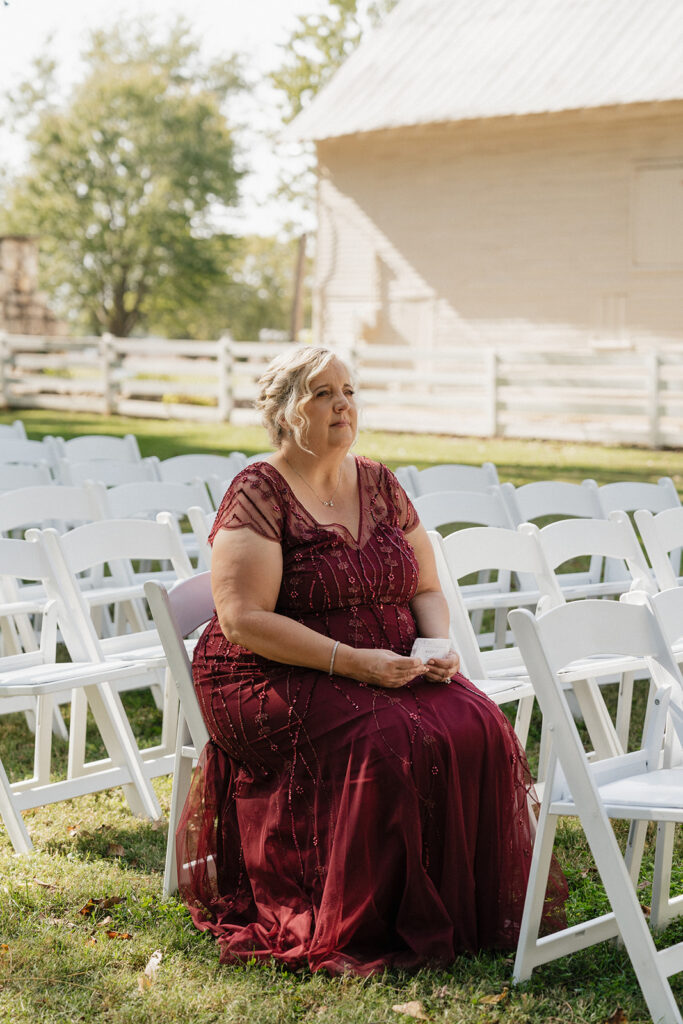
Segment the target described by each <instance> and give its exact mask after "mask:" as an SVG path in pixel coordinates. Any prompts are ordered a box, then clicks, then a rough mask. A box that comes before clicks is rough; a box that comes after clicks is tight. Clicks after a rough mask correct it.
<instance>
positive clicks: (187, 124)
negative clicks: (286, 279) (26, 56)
mask: <svg viewBox="0 0 683 1024" xmlns="http://www.w3.org/2000/svg"><path fill="white" fill-rule="evenodd" d="M84 59H85V64H86V74H85V76H84V78H83V80H82V81H81V82H80V83H79V84H78V85H77V86H75V87H74V88H73V90H72V91H71V93H70V94H69V95H68V97H67V98H66V100H65V101H64V102H63V103H61V104H59V103H58V104H55V103H54V102H50V101H49V97H50V90H49V86H48V79H47V77H46V78H45V85H44V88H43V89H42V92H41V95H40V96H35V95H32V92H33V93H35V88H34V87H32V86H30V85H25V86H24V87H23V89H20V90H18V92H17V93H16V94H15V97H14V103H15V109H16V113H17V114H18V115H21V114H23V113H26V112H27V110H28V109H29V108H31V109H32V110H33V111H34V112H35V111H36V110H37V111H38V113H37V114H36V113H34V114H33V123H32V124H29V129H28V142H29V146H30V157H29V164H28V168H27V170H26V172H25V173H23V174H22V175H21V176H20V177H19V178H18V179H16V180H15V181H14V182H12V183H11V184H10V186H9V187H8V189H7V195H6V214H5V217H4V224H3V227H4V228H5V230H8V231H12V232H24V233H31V234H39V235H40V236H41V251H42V260H43V268H44V279H45V283H46V284H47V285H48V286H49V287H50V290H51V291H52V292H53V293H54V294H56V295H57V296H58V297H59V299H60V300H61V304H62V306H64V307H65V308H66V309H67V310H68V311H70V312H71V314H72V316H73V311H74V310H77V311H78V312H79V314H80V315H81V321H82V325H83V326H84V327H85V328H86V329H88V330H93V331H95V332H98V331H109V332H111V333H112V334H115V335H118V336H123V337H125V336H127V335H129V334H130V333H131V332H132V331H133V330H134V329H135V328H136V327H137V328H140V327H142V326H144V324H145V321H146V319H147V318H148V315H149V313H150V311H151V310H153V309H154V310H156V309H158V307H159V306H160V305H163V304H164V303H166V304H168V303H172V304H173V305H174V306H175V308H178V307H183V308H184V309H185V310H189V309H191V308H197V307H201V305H202V303H203V302H204V301H206V298H207V296H208V295H210V294H211V293H212V292H213V290H214V287H215V285H216V284H217V282H219V281H224V280H225V274H226V270H227V269H228V266H229V263H230V260H231V258H232V253H233V240H232V238H231V237H230V236H229V235H227V234H226V233H224V232H222V231H221V230H220V229H219V228H218V227H217V225H218V224H219V221H220V213H221V210H223V209H225V208H227V207H229V206H231V205H233V204H234V203H235V202H236V201H237V194H238V193H237V186H238V181H239V177H240V173H239V171H238V170H237V168H236V163H235V143H234V139H233V134H232V132H231V130H230V127H229V125H228V123H227V121H226V118H225V116H224V114H223V112H222V107H223V104H224V102H225V100H226V98H227V97H228V96H230V95H231V94H233V93H234V92H235V91H236V90H238V89H239V88H241V83H240V76H239V69H238V66H237V63H236V60H235V58H231V59H226V60H223V61H221V62H217V63H214V64H211V65H204V64H203V63H202V61H201V58H200V54H199V45H198V42H197V41H196V40H195V39H194V38H193V37H192V35H191V33H190V31H189V29H188V27H187V25H186V23H185V22H183V21H179V22H177V23H176V25H175V26H174V27H173V28H172V29H171V30H170V31H169V33H168V35H167V36H166V38H164V39H163V40H161V41H156V40H155V37H154V32H153V31H152V26H150V25H149V24H147V23H138V24H137V25H135V26H134V27H132V28H131V27H128V28H120V29H119V30H117V31H115V32H113V33H112V32H109V33H106V34H105V33H104V32H96V33H94V34H93V36H92V37H91V42H90V45H89V48H88V50H87V51H86V53H85V55H84ZM27 101H30V102H27ZM39 101H41V102H39ZM22 102H23V108H22Z"/></svg>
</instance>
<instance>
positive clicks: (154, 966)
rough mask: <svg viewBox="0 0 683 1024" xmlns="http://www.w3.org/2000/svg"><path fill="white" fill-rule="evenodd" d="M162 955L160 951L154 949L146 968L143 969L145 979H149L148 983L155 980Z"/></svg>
mask: <svg viewBox="0 0 683 1024" xmlns="http://www.w3.org/2000/svg"><path fill="white" fill-rule="evenodd" d="M163 955H164V954H163V953H162V952H161V950H160V949H155V950H154V952H153V953H152V955H151V957H150V958H149V960H148V961H147V966H146V967H145V970H144V974H145V977H146V978H149V980H150V981H154V980H155V979H156V976H157V971H158V970H159V964H160V963H161V961H162V959H163Z"/></svg>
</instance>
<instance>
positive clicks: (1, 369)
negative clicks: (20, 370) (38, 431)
mask: <svg viewBox="0 0 683 1024" xmlns="http://www.w3.org/2000/svg"><path fill="white" fill-rule="evenodd" d="M10 351H11V350H10V344H9V338H8V337H7V335H6V334H5V333H4V331H3V332H0V409H9V381H8V380H7V371H8V370H9V361H10Z"/></svg>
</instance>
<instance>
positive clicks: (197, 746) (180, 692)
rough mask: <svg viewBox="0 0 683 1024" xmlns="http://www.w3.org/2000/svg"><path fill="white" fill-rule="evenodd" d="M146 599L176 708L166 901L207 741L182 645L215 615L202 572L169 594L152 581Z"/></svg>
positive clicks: (208, 584) (174, 886) (208, 577)
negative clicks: (180, 833)
mask: <svg viewBox="0 0 683 1024" xmlns="http://www.w3.org/2000/svg"><path fill="white" fill-rule="evenodd" d="M145 594H146V595H147V600H148V602H149V607H150V609H151V611H152V615H153V617H154V622H155V623H156V627H157V630H158V631H159V637H160V639H161V642H162V644H163V647H164V651H165V652H166V659H167V661H168V667H169V670H170V675H171V677H172V679H173V681H174V683H175V687H176V691H177V697H178V700H179V702H180V714H179V715H178V735H177V742H176V755H175V756H176V761H175V772H174V775H173V792H172V796H171V813H170V821H169V827H168V845H167V847H166V868H165V871H164V895H165V896H170V895H172V894H173V893H174V892H175V891H176V890H177V888H178V868H177V862H176V844H175V834H176V830H177V828H178V824H179V821H180V814H181V812H182V809H183V806H184V804H185V800H186V798H187V794H188V792H189V789H190V781H191V776H192V767H193V764H194V763H195V761H196V759H197V757H198V755H199V753H200V751H201V750H202V749H203V748H204V746H205V745H206V744H207V743H208V740H209V734H208V731H207V729H206V725H205V724H204V720H203V718H202V714H201V711H200V709H199V703H198V701H197V697H196V696H195V692H194V686H193V685H192V665H191V663H190V658H189V655H188V650H187V646H186V643H185V642H184V639H185V638H186V637H189V636H191V634H193V633H194V632H195V630H197V629H198V628H199V627H200V626H202V625H203V624H204V623H205V622H207V621H208V620H209V619H210V618H211V617H212V615H213V612H214V604H213V596H212V593H211V574H210V573H208V572H204V573H200V574H198V575H197V576H193V577H192V579H189V580H181V581H180V582H178V583H176V584H175V586H173V587H172V588H171V589H170V590H168V591H166V590H165V589H164V588H163V587H162V586H160V585H159V584H158V583H155V582H153V581H150V582H148V583H146V584H145Z"/></svg>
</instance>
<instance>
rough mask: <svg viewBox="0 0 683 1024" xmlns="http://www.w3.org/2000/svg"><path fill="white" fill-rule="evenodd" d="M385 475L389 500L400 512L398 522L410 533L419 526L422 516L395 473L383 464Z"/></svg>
mask: <svg viewBox="0 0 683 1024" xmlns="http://www.w3.org/2000/svg"><path fill="white" fill-rule="evenodd" d="M382 469H383V471H384V477H385V485H386V488H387V490H388V492H389V500H390V501H391V504H392V505H393V506H394V508H395V509H396V512H397V514H398V523H399V526H400V527H401V529H402V530H403V532H404V533H410V531H411V530H414V529H415V527H416V526H419V523H420V517H419V516H418V514H417V512H416V511H415V506H414V505H413V503H412V501H411V500H410V498H409V497H408V495H407V494H406V492H405V491H404V490H403V487H402V486H401V484H400V483H399V482H398V480H397V479H396V477H395V476H394V474H393V473H392V472H391V470H390V469H388V468H387V467H386V466H382Z"/></svg>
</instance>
